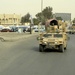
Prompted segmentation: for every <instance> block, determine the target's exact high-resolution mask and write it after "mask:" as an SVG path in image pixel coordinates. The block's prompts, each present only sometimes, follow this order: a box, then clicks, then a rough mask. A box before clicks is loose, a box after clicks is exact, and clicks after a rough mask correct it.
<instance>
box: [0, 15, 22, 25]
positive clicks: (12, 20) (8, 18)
mask: <svg viewBox="0 0 75 75" xmlns="http://www.w3.org/2000/svg"><path fill="white" fill-rule="evenodd" d="M20 22H21V15H17V14H0V25H19V24H20Z"/></svg>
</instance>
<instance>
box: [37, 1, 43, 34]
mask: <svg viewBox="0 0 75 75" xmlns="http://www.w3.org/2000/svg"><path fill="white" fill-rule="evenodd" d="M42 10H43V0H41V22H40V23H39V27H38V29H39V34H40V25H42Z"/></svg>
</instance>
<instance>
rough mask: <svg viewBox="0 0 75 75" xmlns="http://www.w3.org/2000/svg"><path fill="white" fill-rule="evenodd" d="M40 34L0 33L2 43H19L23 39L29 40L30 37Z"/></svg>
mask: <svg viewBox="0 0 75 75" xmlns="http://www.w3.org/2000/svg"><path fill="white" fill-rule="evenodd" d="M37 34H38V33H32V34H30V33H29V32H27V33H18V32H0V40H1V41H17V40H20V39H23V38H28V37H30V36H35V35H37Z"/></svg>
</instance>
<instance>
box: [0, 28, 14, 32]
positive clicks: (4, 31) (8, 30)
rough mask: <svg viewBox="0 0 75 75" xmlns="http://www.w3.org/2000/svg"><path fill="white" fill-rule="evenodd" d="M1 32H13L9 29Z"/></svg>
mask: <svg viewBox="0 0 75 75" xmlns="http://www.w3.org/2000/svg"><path fill="white" fill-rule="evenodd" d="M1 32H13V31H12V30H10V29H2V30H1Z"/></svg>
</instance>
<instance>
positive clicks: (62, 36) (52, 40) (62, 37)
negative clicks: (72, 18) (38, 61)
mask: <svg viewBox="0 0 75 75" xmlns="http://www.w3.org/2000/svg"><path fill="white" fill-rule="evenodd" d="M67 39H68V38H67V34H66V33H42V34H40V36H39V37H38V40H39V51H40V52H43V51H44V50H45V49H46V48H50V49H57V50H59V51H61V52H64V50H66V48H67Z"/></svg>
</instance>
